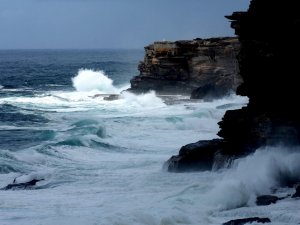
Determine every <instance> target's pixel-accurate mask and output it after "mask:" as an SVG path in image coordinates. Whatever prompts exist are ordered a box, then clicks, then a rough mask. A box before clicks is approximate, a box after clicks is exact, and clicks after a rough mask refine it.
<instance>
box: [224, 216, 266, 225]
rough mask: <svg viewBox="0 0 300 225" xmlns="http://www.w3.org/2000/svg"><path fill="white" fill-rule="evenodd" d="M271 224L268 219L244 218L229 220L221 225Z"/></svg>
mask: <svg viewBox="0 0 300 225" xmlns="http://www.w3.org/2000/svg"><path fill="white" fill-rule="evenodd" d="M253 222H256V223H271V220H270V219H269V218H259V217H251V218H245V219H236V220H230V221H228V222H226V223H223V225H244V224H247V223H253Z"/></svg>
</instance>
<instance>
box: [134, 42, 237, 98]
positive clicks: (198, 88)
mask: <svg viewBox="0 0 300 225" xmlns="http://www.w3.org/2000/svg"><path fill="white" fill-rule="evenodd" d="M238 50H239V42H238V41H237V39H236V38H210V39H195V40H192V41H176V42H167V41H164V42H154V43H153V44H151V45H149V46H147V47H145V58H144V61H143V62H141V63H140V64H139V68H138V69H139V71H140V75H139V76H136V77H134V78H133V79H132V80H131V81H130V82H131V88H130V89H129V91H131V92H135V93H141V92H147V91H150V90H154V91H156V92H157V93H158V94H187V95H190V94H191V93H192V98H202V99H205V100H210V99H212V98H216V97H221V96H224V95H226V94H228V93H229V92H232V91H235V90H236V88H237V86H238V85H239V84H240V83H241V78H240V76H239V75H238V65H237V60H236V56H237V52H238Z"/></svg>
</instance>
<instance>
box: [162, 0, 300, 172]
mask: <svg viewBox="0 0 300 225" xmlns="http://www.w3.org/2000/svg"><path fill="white" fill-rule="evenodd" d="M226 18H228V19H229V20H231V27H232V28H234V29H235V33H236V34H237V35H238V38H239V41H240V43H241V47H240V52H239V54H238V62H239V68H240V74H241V76H242V78H243V80H244V82H243V84H242V85H240V86H239V87H238V89H237V93H238V94H240V95H244V96H248V97H249V104H248V106H247V107H244V108H242V109H239V110H230V111H227V112H226V113H225V116H224V117H223V119H222V121H221V122H219V126H220V128H221V130H220V132H219V133H218V135H219V136H220V139H215V140H210V141H199V142H197V143H193V144H189V145H186V146H184V147H182V148H181V150H180V152H179V155H177V156H173V157H172V158H171V159H169V160H168V162H167V167H168V170H169V171H174V172H180V171H187V170H205V169H208V170H210V169H212V166H213V163H214V161H215V160H216V158H218V159H219V158H220V155H222V156H223V158H224V159H226V158H228V157H239V156H243V155H246V154H249V153H252V152H254V151H255V150H256V149H257V148H259V147H261V146H265V145H268V146H272V145H278V144H281V145H285V146H291V145H292V146H294V145H299V144H300V117H299V115H300V108H299V106H298V105H299V103H298V101H299V100H298V96H299V94H298V82H297V80H298V76H297V75H298V71H299V69H298V67H299V66H298V63H299V56H298V55H297V52H299V50H300V42H299V40H300V32H299V30H300V14H299V5H298V4H297V3H296V2H295V1H288V2H282V1H272V0H265V1H260V0H252V1H251V3H250V6H249V9H248V11H247V12H235V13H233V14H232V15H230V16H226Z"/></svg>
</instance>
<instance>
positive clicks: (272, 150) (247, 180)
mask: <svg viewBox="0 0 300 225" xmlns="http://www.w3.org/2000/svg"><path fill="white" fill-rule="evenodd" d="M299 160H300V152H299V149H298V148H296V147H295V148H286V147H284V146H278V147H264V148H260V149H258V150H257V151H256V152H255V153H253V154H251V155H249V156H247V157H244V158H240V159H237V160H235V161H234V162H233V165H232V167H231V168H230V169H228V170H224V171H222V172H221V173H222V178H221V179H220V180H218V181H216V182H215V183H214V188H213V189H212V190H211V191H210V192H209V193H208V195H207V196H206V197H207V199H209V200H210V202H211V203H213V204H215V205H217V206H218V207H219V209H226V210H228V209H233V208H237V207H241V206H246V205H253V204H254V201H255V198H256V197H257V196H259V195H265V194H272V193H273V192H274V191H276V190H277V189H278V188H281V187H286V186H289V185H290V184H295V183H297V182H299V181H300V164H299Z"/></svg>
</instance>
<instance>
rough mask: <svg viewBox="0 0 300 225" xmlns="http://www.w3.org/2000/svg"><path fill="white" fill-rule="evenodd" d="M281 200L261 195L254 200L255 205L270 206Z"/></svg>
mask: <svg viewBox="0 0 300 225" xmlns="http://www.w3.org/2000/svg"><path fill="white" fill-rule="evenodd" d="M281 199H283V198H278V197H277V196H274V195H261V196H258V197H257V198H256V205H271V204H275V203H276V202H277V201H278V200H281Z"/></svg>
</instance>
